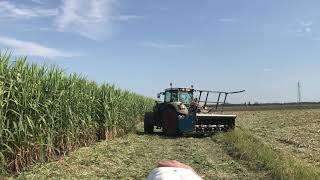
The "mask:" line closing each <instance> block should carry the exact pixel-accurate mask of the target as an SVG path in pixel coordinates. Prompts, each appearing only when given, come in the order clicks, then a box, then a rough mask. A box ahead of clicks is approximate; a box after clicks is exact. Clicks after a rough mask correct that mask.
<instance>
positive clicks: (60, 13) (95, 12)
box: [0, 0, 144, 40]
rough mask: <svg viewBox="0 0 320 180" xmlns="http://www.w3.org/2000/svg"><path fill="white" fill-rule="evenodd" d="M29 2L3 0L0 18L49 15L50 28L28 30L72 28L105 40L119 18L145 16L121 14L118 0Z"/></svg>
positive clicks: (124, 19)
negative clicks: (117, 6) (118, 8)
mask: <svg viewBox="0 0 320 180" xmlns="http://www.w3.org/2000/svg"><path fill="white" fill-rule="evenodd" d="M30 2H32V4H30ZM30 2H29V3H27V4H26V3H21V2H19V3H18V2H15V1H9V0H4V1H2V0H0V19H2V20H29V19H32V18H39V19H40V18H48V20H49V21H47V22H48V23H49V25H48V26H49V27H51V29H47V28H46V29H39V28H27V30H29V31H30V30H41V31H48V30H53V31H58V32H71V33H75V34H78V35H80V36H83V37H85V38H88V39H92V40H103V39H105V38H106V37H108V36H109V35H110V34H111V33H112V31H113V29H114V26H115V22H116V21H121V22H123V21H130V20H137V19H142V18H144V17H143V16H139V15H134V14H118V13H117V11H116V5H117V4H116V3H117V1H116V0H61V1H60V2H61V4H59V5H57V6H56V7H51V8H44V7H45V5H46V4H47V1H42V0H30ZM24 29H26V28H24Z"/></svg>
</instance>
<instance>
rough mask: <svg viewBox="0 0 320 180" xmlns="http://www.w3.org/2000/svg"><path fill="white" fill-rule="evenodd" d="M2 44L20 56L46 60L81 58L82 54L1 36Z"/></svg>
mask: <svg viewBox="0 0 320 180" xmlns="http://www.w3.org/2000/svg"><path fill="white" fill-rule="evenodd" d="M0 44H2V45H3V46H4V47H5V48H8V49H9V50H10V49H11V48H12V49H13V50H14V53H16V54H19V55H31V56H39V57H46V58H55V57H75V56H81V54H76V53H67V52H64V51H61V50H58V49H54V48H49V47H46V46H43V45H41V44H38V43H35V42H30V41H21V40H18V39H15V38H11V37H5V36H0Z"/></svg>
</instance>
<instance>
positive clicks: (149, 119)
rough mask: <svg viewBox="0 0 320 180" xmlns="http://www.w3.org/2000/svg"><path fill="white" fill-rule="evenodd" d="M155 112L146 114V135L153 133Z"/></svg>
mask: <svg viewBox="0 0 320 180" xmlns="http://www.w3.org/2000/svg"><path fill="white" fill-rule="evenodd" d="M153 126H154V125H153V112H146V113H145V114H144V133H145V134H152V133H153V129H154V128H153Z"/></svg>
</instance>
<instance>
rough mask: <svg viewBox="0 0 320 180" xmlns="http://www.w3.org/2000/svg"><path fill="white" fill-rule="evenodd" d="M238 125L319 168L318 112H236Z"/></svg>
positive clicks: (319, 128)
mask: <svg viewBox="0 0 320 180" xmlns="http://www.w3.org/2000/svg"><path fill="white" fill-rule="evenodd" d="M237 114H238V118H237V125H238V126H239V127H241V128H243V129H246V130H248V131H249V132H250V133H252V134H254V135H256V136H257V137H259V138H260V140H261V141H263V142H266V143H268V144H270V145H271V146H272V147H273V148H276V149H279V150H281V151H283V152H286V153H290V154H291V155H293V156H295V157H297V158H298V159H302V160H304V161H306V162H307V163H309V164H310V165H314V166H316V167H318V168H319V169H320V110H319V109H314V110H277V111H251V112H237Z"/></svg>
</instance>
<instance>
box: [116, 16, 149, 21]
mask: <svg viewBox="0 0 320 180" xmlns="http://www.w3.org/2000/svg"><path fill="white" fill-rule="evenodd" d="M142 18H144V17H143V16H137V15H119V16H115V17H113V20H115V21H129V20H134V19H142Z"/></svg>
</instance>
